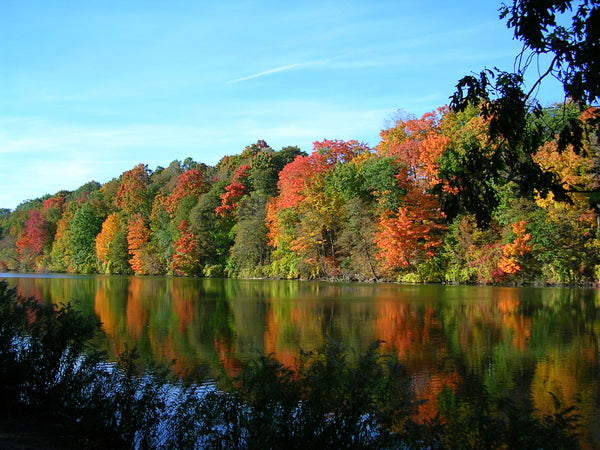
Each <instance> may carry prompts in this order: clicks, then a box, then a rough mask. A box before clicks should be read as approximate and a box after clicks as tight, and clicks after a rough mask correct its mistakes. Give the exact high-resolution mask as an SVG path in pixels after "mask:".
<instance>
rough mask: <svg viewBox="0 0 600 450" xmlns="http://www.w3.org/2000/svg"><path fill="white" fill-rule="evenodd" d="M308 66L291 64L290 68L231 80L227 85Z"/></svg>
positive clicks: (276, 69)
mask: <svg viewBox="0 0 600 450" xmlns="http://www.w3.org/2000/svg"><path fill="white" fill-rule="evenodd" d="M308 64H310V63H304V64H300V63H297V64H290V65H289V66H283V67H277V68H275V69H270V70H265V71H264V72H259V73H255V74H253V75H248V76H246V77H242V78H236V79H235V80H229V81H228V82H227V83H225V84H235V83H240V82H242V81H247V80H252V79H253V78H259V77H264V76H265V75H271V74H272V73H277V72H283V71H285V70H291V69H295V68H297V67H302V66H306V65H308Z"/></svg>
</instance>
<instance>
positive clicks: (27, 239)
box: [16, 209, 49, 270]
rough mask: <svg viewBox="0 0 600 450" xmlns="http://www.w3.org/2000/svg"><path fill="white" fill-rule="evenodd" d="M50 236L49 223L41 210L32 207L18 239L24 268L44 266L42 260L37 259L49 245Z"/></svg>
mask: <svg viewBox="0 0 600 450" xmlns="http://www.w3.org/2000/svg"><path fill="white" fill-rule="evenodd" d="M48 237H49V233H48V223H47V222H46V221H45V220H44V218H43V217H42V213H41V212H40V211H39V210H37V209H32V210H31V211H30V213H29V218H28V219H27V222H25V228H24V229H23V231H22V232H21V233H20V234H19V237H18V239H17V241H16V247H17V252H18V254H19V257H20V260H21V264H22V267H23V269H26V270H27V269H29V270H31V269H36V268H37V269H40V268H42V267H41V266H40V261H36V260H37V259H38V258H39V257H40V256H42V254H43V252H44V249H45V247H48V244H49V242H48Z"/></svg>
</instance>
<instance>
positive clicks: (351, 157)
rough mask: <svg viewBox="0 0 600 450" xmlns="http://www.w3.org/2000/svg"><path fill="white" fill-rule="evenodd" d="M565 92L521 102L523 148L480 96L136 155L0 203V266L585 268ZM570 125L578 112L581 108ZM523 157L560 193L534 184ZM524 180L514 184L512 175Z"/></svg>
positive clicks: (370, 276) (540, 273) (590, 199)
mask: <svg viewBox="0 0 600 450" xmlns="http://www.w3.org/2000/svg"><path fill="white" fill-rule="evenodd" d="M586 114H588V115H589V114H596V110H595V109H594V108H592V107H588V108H586V109H584V111H583V112H582V111H581V108H580V107H579V105H577V104H576V103H574V102H571V101H567V102H565V103H563V104H557V105H553V106H551V107H548V108H544V109H542V111H541V113H539V114H537V113H536V114H534V113H529V114H528V115H527V116H526V120H527V121H528V126H532V127H533V126H535V127H536V128H537V129H540V130H542V131H543V133H541V136H543V139H541V141H540V143H539V145H538V146H537V147H536V149H535V151H534V152H531V153H528V152H526V151H525V150H524V148H523V147H522V146H517V147H507V146H506V143H505V142H500V143H499V142H498V140H497V139H495V137H494V136H493V135H492V134H491V131H490V122H491V119H490V118H489V117H486V115H485V114H483V112H482V107H481V106H475V105H469V106H467V107H465V108H463V109H462V110H453V109H450V108H448V107H441V108H439V109H437V110H435V111H432V112H430V113H427V114H424V115H423V116H422V117H420V118H417V117H401V118H399V119H397V120H396V121H395V122H394V123H393V124H392V126H390V127H389V128H386V129H384V130H382V131H381V133H380V135H381V141H380V143H379V144H378V145H377V146H376V147H374V148H370V147H369V146H367V145H366V144H364V143H361V142H357V141H341V140H323V141H319V142H315V143H314V147H313V150H312V152H311V153H310V154H308V153H305V152H302V151H301V150H300V149H299V148H297V147H284V148H282V149H280V150H274V149H272V148H271V147H269V145H268V144H267V143H266V142H265V141H262V140H261V141H258V142H257V143H255V144H251V145H249V146H247V147H246V148H245V149H243V150H242V151H241V153H239V154H237V155H233V156H226V157H224V158H223V159H222V160H221V161H219V163H218V164H217V165H216V166H214V167H211V166H208V165H205V164H202V163H199V162H196V161H194V160H193V159H191V158H187V159H186V160H184V161H183V162H182V161H177V160H176V161H173V162H172V163H171V164H169V166H168V167H166V168H164V167H157V168H156V169H154V170H151V169H149V168H148V167H147V166H146V165H144V164H138V165H136V166H135V167H133V168H131V169H130V170H128V171H126V172H124V173H122V174H121V175H120V176H118V177H116V178H114V179H112V180H111V181H109V182H107V183H104V184H99V183H96V182H89V183H86V184H85V185H83V186H81V187H80V188H79V189H77V190H75V191H72V192H71V191H60V192H57V193H55V194H53V195H46V196H44V197H42V198H38V199H34V200H28V201H26V202H23V203H22V204H20V205H19V206H18V207H17V208H16V209H15V210H14V211H9V210H3V211H2V213H1V214H0V268H1V269H2V270H14V271H52V272H70V273H107V274H137V275H163V274H164V275H177V276H206V277H221V276H229V277H274V278H288V279H296V278H301V279H331V280H358V281H374V280H400V281H421V282H460V283H470V282H477V283H506V282H517V283H524V282H536V283H557V284H558V283H591V282H596V281H598V275H599V269H600V261H599V260H598V259H599V256H598V255H599V252H598V250H599V249H600V240H599V239H598V237H599V236H598V231H599V229H598V208H597V201H596V199H595V194H594V192H595V191H596V190H597V189H598V173H597V171H598V167H597V161H598V138H597V133H596V130H595V129H594V127H592V126H589V127H588V128H586V129H585V131H586V132H585V133H583V134H582V135H581V142H580V145H579V150H578V149H576V148H575V146H573V145H570V144H569V145H568V146H567V147H565V148H562V149H561V147H560V142H559V141H560V129H561V127H562V125H563V123H564V122H565V121H572V120H580V118H581V116H582V115H583V116H585V115H586ZM581 123H582V124H585V122H584V121H582V122H581ZM526 164H531V165H532V167H533V165H535V167H537V169H536V170H537V171H538V172H537V173H538V175H539V176H540V177H546V178H548V179H549V180H552V182H553V183H555V184H556V185H557V186H559V187H560V188H561V192H562V194H563V195H562V196H558V195H555V194H554V192H553V191H552V190H545V189H541V188H539V187H536V185H535V184H534V183H532V182H531V179H528V178H527V172H526V171H525V172H523V171H520V172H519V171H517V170H516V169H515V167H521V166H519V165H526ZM524 186H529V189H524Z"/></svg>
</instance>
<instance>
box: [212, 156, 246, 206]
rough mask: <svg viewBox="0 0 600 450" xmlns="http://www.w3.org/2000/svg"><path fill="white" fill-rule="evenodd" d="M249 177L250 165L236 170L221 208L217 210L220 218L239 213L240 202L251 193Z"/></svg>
mask: <svg viewBox="0 0 600 450" xmlns="http://www.w3.org/2000/svg"><path fill="white" fill-rule="evenodd" d="M249 177H250V165H249V164H244V165H242V166H240V167H238V168H237V169H236V170H235V172H234V173H233V178H232V180H231V183H229V185H227V186H226V187H225V192H224V193H223V194H222V195H221V206H219V207H218V208H217V209H216V210H215V212H216V214H217V215H218V216H221V217H225V216H227V215H231V214H235V213H236V212H237V209H238V206H239V202H240V200H241V199H242V197H243V196H244V195H246V194H248V193H249V191H250V189H249V186H248V183H249Z"/></svg>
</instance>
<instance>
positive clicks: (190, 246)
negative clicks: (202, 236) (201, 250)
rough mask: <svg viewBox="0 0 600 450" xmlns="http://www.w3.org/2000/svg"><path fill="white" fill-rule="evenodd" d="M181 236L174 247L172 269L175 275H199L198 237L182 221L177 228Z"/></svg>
mask: <svg viewBox="0 0 600 450" xmlns="http://www.w3.org/2000/svg"><path fill="white" fill-rule="evenodd" d="M177 229H178V230H179V232H180V233H181V236H180V237H179V239H177V241H176V242H175V245H174V246H173V249H174V254H173V257H172V260H171V268H172V269H173V273H174V274H175V275H179V276H182V275H197V271H198V264H199V258H198V250H197V247H196V237H195V236H194V234H193V233H192V232H191V231H189V230H188V224H187V222H186V221H185V220H182V221H181V223H180V224H179V226H178V227H177Z"/></svg>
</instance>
